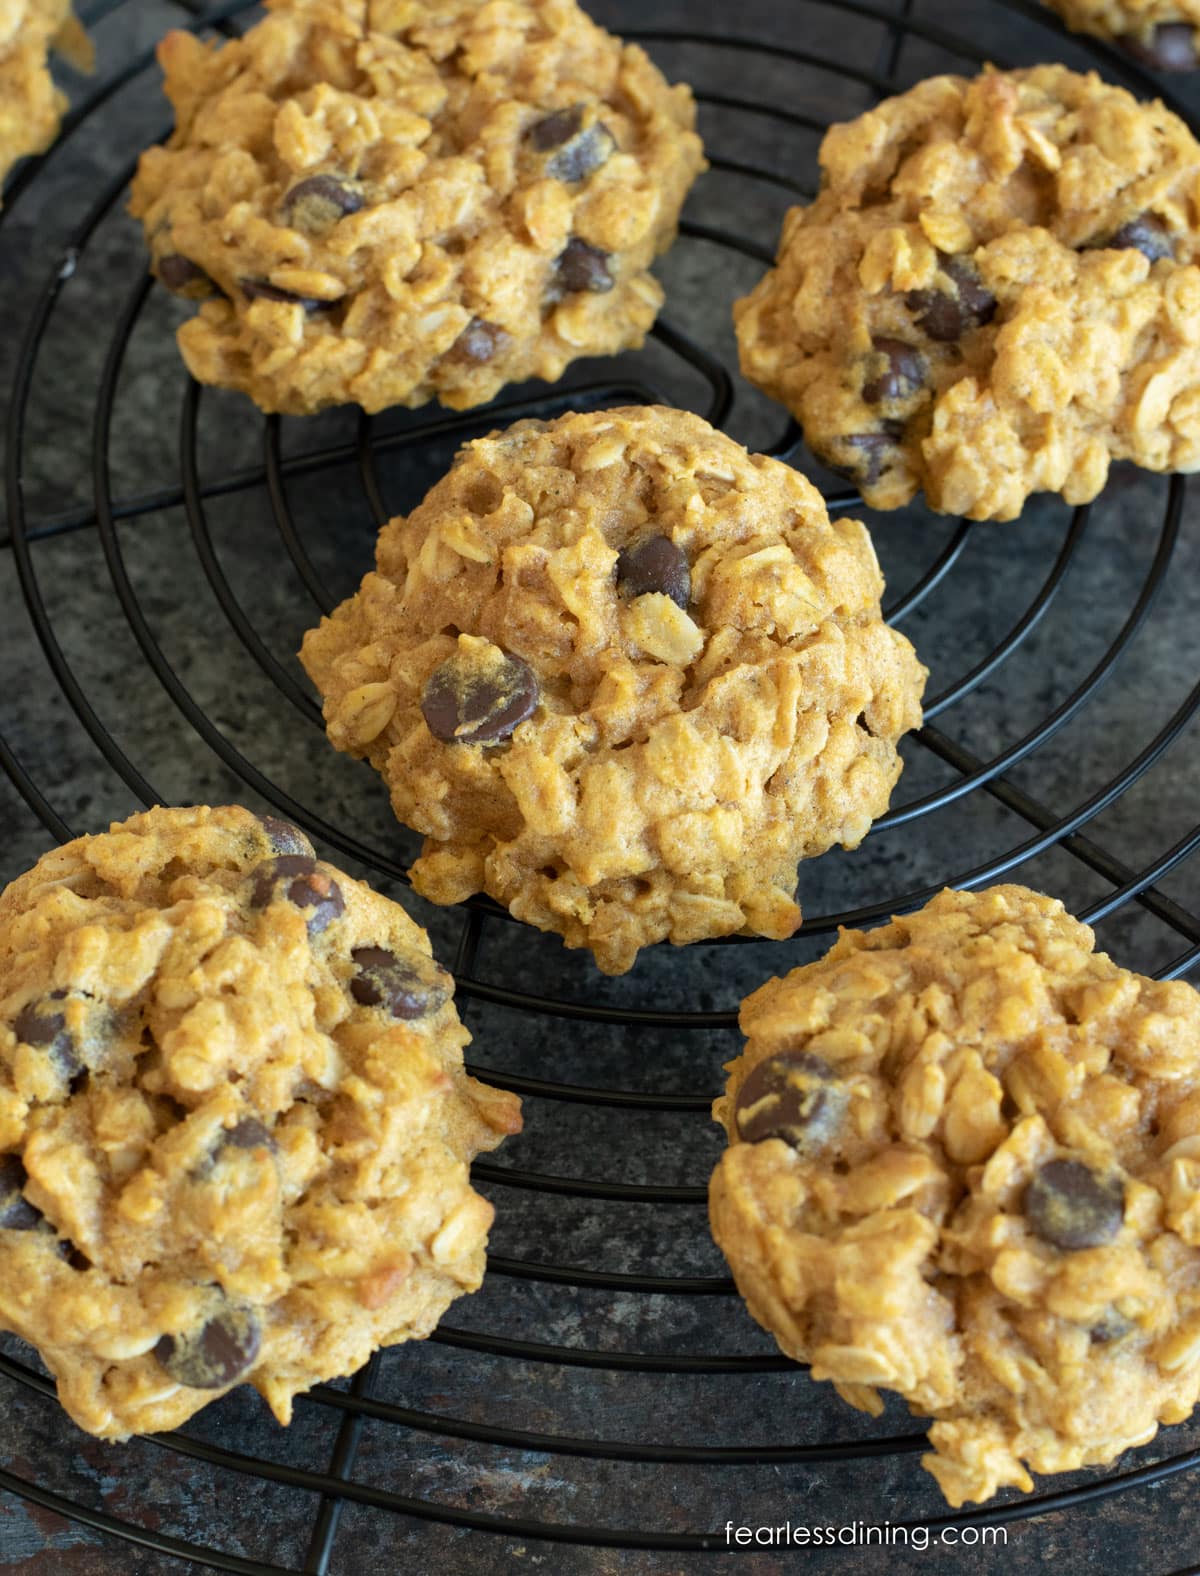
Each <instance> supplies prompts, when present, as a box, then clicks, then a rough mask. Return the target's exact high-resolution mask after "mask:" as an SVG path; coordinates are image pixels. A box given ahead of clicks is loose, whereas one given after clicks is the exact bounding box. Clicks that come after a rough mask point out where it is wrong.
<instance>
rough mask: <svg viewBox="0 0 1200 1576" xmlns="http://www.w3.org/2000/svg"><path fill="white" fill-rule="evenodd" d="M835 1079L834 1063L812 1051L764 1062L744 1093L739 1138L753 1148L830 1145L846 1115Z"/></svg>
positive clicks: (739, 1099) (783, 1054)
mask: <svg viewBox="0 0 1200 1576" xmlns="http://www.w3.org/2000/svg"><path fill="white" fill-rule="evenodd" d="M832 1079H833V1071H832V1069H831V1068H830V1066H829V1063H828V1062H826V1061H823V1060H822V1059H821V1057H819V1056H814V1055H813V1054H812V1053H811V1052H810V1051H781V1052H780V1053H779V1054H778V1055H777V1056H769V1057H768V1058H767V1060H766V1061H765V1062H759V1064H758V1066H757V1067H755V1069H754V1071H753V1072H752V1073H751V1074H750V1076H749V1077H748V1078H747V1079H746V1081H745V1083H743V1085H742V1087H741V1088H740V1089H739V1090H738V1097H737V1106H736V1120H737V1130H738V1135H739V1137H740V1138H742V1139H743V1140H744V1142H746V1143H748V1144H761V1143H762V1142H763V1141H764V1139H767V1138H782V1139H783V1140H784V1142H785V1143H788V1144H791V1146H792V1147H793V1149H803V1148H806V1147H808V1148H811V1147H813V1146H815V1145H817V1144H821V1143H824V1142H825V1140H826V1139H828V1138H830V1137H831V1136H832V1134H833V1132H834V1130H835V1129H836V1128H837V1126H838V1125H839V1123H840V1122H841V1118H842V1112H843V1110H844V1109H845V1095H844V1094H842V1093H841V1091H839V1090H838V1089H836V1088H835V1087H834V1086H833V1084H832Z"/></svg>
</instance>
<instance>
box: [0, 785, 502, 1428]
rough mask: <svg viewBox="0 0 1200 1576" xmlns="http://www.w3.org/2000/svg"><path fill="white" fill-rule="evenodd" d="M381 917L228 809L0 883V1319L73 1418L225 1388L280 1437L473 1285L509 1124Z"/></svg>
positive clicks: (392, 924)
mask: <svg viewBox="0 0 1200 1576" xmlns="http://www.w3.org/2000/svg"><path fill="white" fill-rule="evenodd" d="M452 989H453V982H452V980H451V979H450V977H449V975H447V974H446V973H445V972H444V971H443V970H442V969H440V968H439V967H438V966H437V964H436V963H435V962H434V961H433V959H432V958H431V957H430V955H429V944H428V941H427V938H426V936H425V933H424V932H423V931H422V930H420V929H419V928H418V927H417V926H416V925H414V924H413V922H412V921H411V920H410V919H409V918H408V916H407V915H406V914H405V913H404V911H403V910H402V909H401V908H400V907H399V906H398V905H396V904H394V903H391V902H389V901H388V900H387V899H385V898H383V897H381V896H379V895H378V894H377V893H374V892H372V891H371V889H370V888H369V887H367V886H364V885H363V884H362V883H361V882H358V881H354V880H352V879H351V878H350V877H349V876H346V875H344V874H342V873H341V872H339V871H337V870H334V869H333V868H332V867H330V866H328V865H325V864H322V863H321V862H320V861H317V860H316V859H314V857H313V853H312V849H311V846H310V845H309V844H308V842H307V839H305V838H304V837H303V835H302V834H301V833H299V832H298V831H297V830H296V828H295V827H291V826H288V825H287V824H286V823H284V822H280V821H275V820H272V819H270V818H263V819H261V820H260V819H259V818H258V817H256V816H254V815H252V814H251V813H250V812H249V811H248V810H243V809H240V808H236V807H228V808H222V809H189V810H163V809H159V810H152V811H150V812H148V813H146V814H143V815H136V816H133V817H132V818H131V819H130V820H128V821H125V822H123V823H121V824H118V825H115V826H114V827H113V828H112V829H111V830H110V831H109V832H108V833H106V834H104V835H102V836H97V837H84V838H80V839H78V840H77V841H75V842H73V843H69V844H67V845H66V846H65V847H63V848H61V849H58V850H56V851H55V852H53V853H50V854H47V855H45V856H44V858H42V859H41V860H40V861H39V862H38V864H37V865H36V866H35V867H34V868H33V869H32V870H31V871H29V872H28V873H27V874H26V875H24V876H21V877H20V878H19V879H18V880H17V881H15V882H13V883H12V885H11V886H10V887H8V889H7V890H6V891H5V892H4V894H3V896H0V1327H3V1328H6V1329H9V1330H12V1331H14V1332H15V1333H16V1334H18V1335H20V1336H21V1337H22V1338H23V1339H24V1340H26V1341H28V1342H29V1343H30V1344H31V1345H34V1346H36V1347H37V1348H38V1350H39V1351H40V1353H41V1355H42V1358H43V1360H44V1361H45V1363H46V1364H47V1366H48V1367H49V1368H50V1369H51V1371H52V1372H53V1374H54V1375H55V1377H56V1379H57V1381H58V1389H59V1397H60V1399H61V1401H62V1403H63V1405H64V1406H65V1407H66V1409H67V1411H68V1412H69V1413H70V1414H71V1416H72V1417H73V1418H74V1419H75V1421H76V1422H77V1423H78V1424H79V1425H80V1426H81V1427H82V1428H86V1429H88V1430H89V1431H91V1432H93V1433H97V1434H101V1435H104V1436H106V1437H110V1438H123V1437H126V1436H127V1435H129V1434H130V1433H145V1432H149V1431H152V1430H157V1429H161V1428H168V1427H172V1426H174V1425H176V1424H178V1423H180V1422H182V1421H183V1420H184V1419H186V1418H187V1417H189V1416H190V1415H191V1414H192V1413H193V1412H195V1411H197V1410H198V1409H199V1408H200V1407H201V1406H203V1405H204V1404H205V1403H206V1402H207V1401H209V1400H211V1399H212V1398H213V1395H214V1394H216V1393H218V1392H220V1391H222V1390H224V1389H226V1388H228V1387H229V1386H230V1385H233V1384H237V1383H241V1382H246V1383H249V1384H252V1385H253V1386H254V1387H255V1388H256V1389H257V1390H259V1391H260V1392H261V1394H262V1395H263V1396H264V1397H265V1398H266V1400H267V1401H268V1403H269V1405H270V1406H271V1408H272V1410H273V1411H274V1412H275V1414H276V1416H277V1417H278V1418H279V1419H280V1421H281V1422H286V1421H288V1419H289V1417H290V1415H291V1407H292V1398H293V1396H294V1395H295V1394H296V1393H297V1392H299V1391H302V1390H306V1389H308V1388H309V1387H310V1386H311V1385H313V1384H315V1383H317V1382H318V1381H319V1380H322V1379H330V1378H334V1377H337V1376H340V1375H343V1374H347V1373H350V1372H353V1371H354V1370H355V1369H356V1368H358V1367H360V1366H361V1365H362V1363H364V1362H365V1361H366V1360H367V1358H368V1356H369V1355H370V1353H371V1352H372V1350H374V1349H375V1348H376V1347H378V1346H382V1345H388V1344H393V1343H395V1342H398V1341H403V1340H407V1339H419V1338H421V1337H423V1336H425V1335H427V1334H428V1333H429V1332H430V1330H431V1329H432V1328H433V1326H434V1324H435V1323H436V1322H437V1320H438V1318H439V1317H440V1316H441V1314H442V1312H443V1311H444V1310H445V1308H446V1307H447V1306H448V1304H449V1303H450V1302H451V1301H452V1300H453V1299H454V1298H455V1297H457V1296H460V1295H461V1294H462V1293H463V1292H467V1291H473V1290H474V1289H475V1288H476V1287H477V1286H478V1285H479V1283H480V1280H481V1278H482V1275H483V1269H484V1245H485V1242H486V1238H487V1231H488V1227H489V1225H490V1223H491V1219H492V1207H491V1205H490V1204H488V1203H487V1202H486V1201H485V1200H484V1199H482V1198H480V1197H479V1196H478V1195H477V1194H476V1193H474V1192H473V1191H472V1189H471V1187H470V1183H469V1179H468V1164H469V1161H470V1159H471V1157H472V1156H473V1155H475V1154H476V1153H477V1152H478V1151H480V1150H482V1149H492V1148H494V1147H495V1146H496V1144H497V1143H499V1142H500V1140H501V1138H502V1137H503V1136H504V1135H505V1134H506V1133H512V1132H516V1131H518V1130H519V1128H520V1113H519V1102H518V1101H517V1099H516V1098H515V1096H511V1095H508V1094H503V1093H501V1092H499V1091H497V1090H494V1089H489V1088H486V1087H485V1086H484V1085H482V1084H479V1083H477V1082H476V1081H475V1080H474V1079H472V1078H470V1077H468V1076H467V1075H466V1073H465V1072H464V1071H463V1064H462V1047H463V1045H464V1044H465V1043H466V1041H467V1039H468V1035H467V1034H466V1031H465V1030H464V1029H463V1027H462V1025H461V1023H460V1022H459V1020H458V1016H457V1014H456V1013H455V1010H454V1005H453V1001H452Z"/></svg>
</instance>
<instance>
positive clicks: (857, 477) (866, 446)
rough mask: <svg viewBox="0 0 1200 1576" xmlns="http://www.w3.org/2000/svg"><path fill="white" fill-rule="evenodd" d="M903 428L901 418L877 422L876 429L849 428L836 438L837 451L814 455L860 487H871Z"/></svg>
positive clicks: (894, 447) (893, 449)
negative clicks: (850, 429)
mask: <svg viewBox="0 0 1200 1576" xmlns="http://www.w3.org/2000/svg"><path fill="white" fill-rule="evenodd" d="M903 431H904V423H903V422H901V421H885V422H881V423H880V430H879V431H878V432H852V433H850V434H849V436H848V437H845V438H840V439H838V440H837V441H838V452H836V453H832V454H829V453H822V454H820V455H819V456H818V457H819V458H820V459H821V460H823V461H824V462H825V464H826V465H828V467H829V469H830V470H831V471H837V472H838V474H839V475H841V476H848V477H849V478H850V480H851V481H853V482H857V483H858V485H859V486H860V487H872V486H874V484H875V483H876V482H877V481H878V480H879V478H880V476H881V475H882V474H883V470H884V467H885V466H886V464H887V462H888V460H889V459H891V458H892V456H893V455H894V454H895V452H896V443H897V440H898V439H899V438H900V436H901V435H902V433H903Z"/></svg>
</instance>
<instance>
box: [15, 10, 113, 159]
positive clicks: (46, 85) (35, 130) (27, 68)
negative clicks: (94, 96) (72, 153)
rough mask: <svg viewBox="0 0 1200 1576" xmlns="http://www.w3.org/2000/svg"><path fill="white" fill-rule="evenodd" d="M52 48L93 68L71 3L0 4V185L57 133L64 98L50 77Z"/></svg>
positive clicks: (77, 64) (83, 68)
mask: <svg viewBox="0 0 1200 1576" xmlns="http://www.w3.org/2000/svg"><path fill="white" fill-rule="evenodd" d="M52 49H56V50H58V51H59V52H60V53H61V54H63V55H65V56H67V58H68V59H69V60H70V61H71V63H72V64H73V65H74V66H75V67H77V68H78V69H79V70H81V71H86V70H89V69H90V67H91V63H92V49H91V45H90V44H89V42H88V39H87V35H86V34H85V33H84V31H83V29H82V28H81V27H80V25H79V23H78V22H77V21H76V20H75V18H74V17H73V16H72V15H71V4H70V0H0V181H3V180H4V178H5V176H6V175H7V174H8V172H9V170H10V169H12V167H13V165H14V164H15V163H16V162H17V160H18V159H23V158H25V157H26V156H27V155H28V154H31V153H43V152H45V150H46V149H47V148H48V147H49V146H50V144H51V143H52V142H53V141H54V139H55V137H56V136H57V135H58V127H59V123H60V122H61V120H62V117H63V112H64V111H65V109H66V107H67V98H66V94H65V93H60V92H59V90H58V89H57V88H56V87H55V86H54V83H53V81H52V80H51V77H50V68H49V64H48V60H49V55H50V51H51V50H52Z"/></svg>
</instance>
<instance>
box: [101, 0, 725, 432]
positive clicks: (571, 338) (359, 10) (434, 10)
mask: <svg viewBox="0 0 1200 1576" xmlns="http://www.w3.org/2000/svg"><path fill="white" fill-rule="evenodd" d="M160 60H161V62H162V65H163V69H164V71H165V73H166V90H167V93H168V95H169V96H170V98H171V100H172V102H173V103H174V105H175V109H176V130H175V132H174V134H173V136H172V137H171V139H170V141H169V142H168V144H167V145H166V147H165V148H153V149H150V150H149V151H148V152H147V153H146V154H145V155H144V157H143V159H142V162H141V165H140V168H139V172H138V175H137V178H136V180H135V182H134V187H133V199H132V204H131V208H132V212H133V213H134V214H135V216H136V217H138V218H140V219H141V220H142V222H143V225H144V227H145V231H146V236H147V241H148V243H149V245H150V248H151V252H152V254H153V264H154V269H155V272H156V273H157V275H158V277H159V279H160V280H162V281H163V283H164V284H166V285H167V286H168V287H169V288H171V289H173V290H176V291H177V292H179V293H180V294H182V295H185V296H188V297H190V298H194V299H196V300H198V301H199V302H200V303H201V304H200V306H199V311H198V314H197V315H196V316H195V317H194V318H192V319H191V320H190V321H189V322H187V323H186V324H184V326H183V327H182V328H181V330H180V333H179V344H180V348H181V350H182V352H183V356H184V360H185V361H186V362H187V365H188V368H189V370H190V371H191V372H192V374H193V375H194V376H195V377H197V378H198V379H199V380H200V381H201V382H204V383H214V384H218V385H220V386H222V387H229V388H237V389H241V390H243V391H244V392H245V393H247V394H249V395H250V396H251V398H253V399H254V400H255V401H256V402H257V403H258V404H259V405H260V406H261V407H262V408H263V409H264V410H272V411H287V412H291V413H293V414H303V413H306V412H310V411H314V410H317V409H319V408H320V407H322V406H325V405H331V404H342V403H354V404H358V405H361V406H363V407H364V408H365V409H367V410H371V411H377V410H381V409H383V408H384V407H385V406H388V405H396V404H404V405H420V404H423V403H424V402H426V401H427V400H431V399H438V400H440V401H441V402H442V403H443V404H445V405H450V406H453V407H455V408H456V409H461V408H463V407H466V406H471V405H478V404H481V403H483V402H484V401H486V400H488V399H491V398H492V396H493V395H494V394H495V393H496V392H497V391H498V390H499V389H500V388H501V387H502V386H503V385H504V384H505V383H509V382H514V381H519V380H521V379H525V378H531V377H540V378H548V379H553V378H557V377H558V376H559V375H560V374H561V373H562V371H563V368H564V367H565V366H566V365H567V363H568V362H570V361H572V360H574V359H575V358H576V357H578V356H591V355H601V354H611V353H615V352H616V351H618V350H622V349H625V348H627V347H629V346H636V345H640V344H641V342H642V339H643V337H644V336H645V333H646V331H647V330H648V329H649V327H650V326H651V324H652V323H653V322H654V319H655V316H656V315H657V312H658V309H659V307H660V305H661V304H662V289H661V287H660V286H659V284H658V283H657V281H656V280H655V279H654V278H653V277H652V276H651V275H650V273H649V265H650V263H651V261H652V260H653V258H654V257H655V255H656V254H657V253H658V252H661V251H664V250H665V249H666V248H667V246H669V245H670V243H671V241H672V240H673V238H674V235H675V227H676V222H677V220H678V217H679V210H680V207H681V206H682V203H683V199H684V197H685V196H686V194H687V191H688V188H689V187H690V186H691V184H692V181H693V180H694V179H695V177H696V175H697V174H698V173H699V172H700V170H701V169H702V168H703V163H704V160H703V155H702V152H701V147H700V141H699V138H698V137H697V136H696V135H695V133H694V131H693V130H692V125H693V122H694V119H695V106H694V104H693V102H692V97H691V93H690V92H689V90H688V89H687V88H686V87H683V86H679V87H674V88H672V87H669V86H668V85H667V83H666V82H665V80H664V79H663V77H662V76H661V74H660V73H659V72H658V70H657V69H656V68H655V67H654V66H653V65H652V63H651V62H650V60H649V58H648V57H647V56H646V55H645V54H644V53H643V51H642V50H640V49H638V48H636V47H635V46H632V45H623V44H622V43H621V42H620V40H619V39H615V38H613V37H611V36H610V35H609V34H607V33H605V32H604V31H603V30H602V29H600V28H599V27H597V26H596V25H595V24H594V23H592V22H591V21H590V20H589V19H588V18H587V17H586V16H585V15H584V14H583V12H582V11H580V10H579V8H578V6H577V5H576V4H575V0H288V3H287V4H283V3H279V4H276V5H274V6H273V7H269V14H268V16H267V17H266V19H265V20H264V21H262V22H261V23H260V24H259V25H258V26H257V27H255V28H253V29H252V30H251V31H250V32H248V33H247V34H246V35H245V37H244V38H242V39H239V40H235V41H232V42H230V43H227V44H224V45H223V46H222V47H220V48H219V49H212V48H208V47H206V46H205V45H203V44H201V43H200V42H199V41H198V40H197V39H196V38H195V37H194V36H193V35H192V34H190V33H172V34H170V35H168V37H167V38H166V39H165V40H164V42H163V44H162V46H161V48H160Z"/></svg>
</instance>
